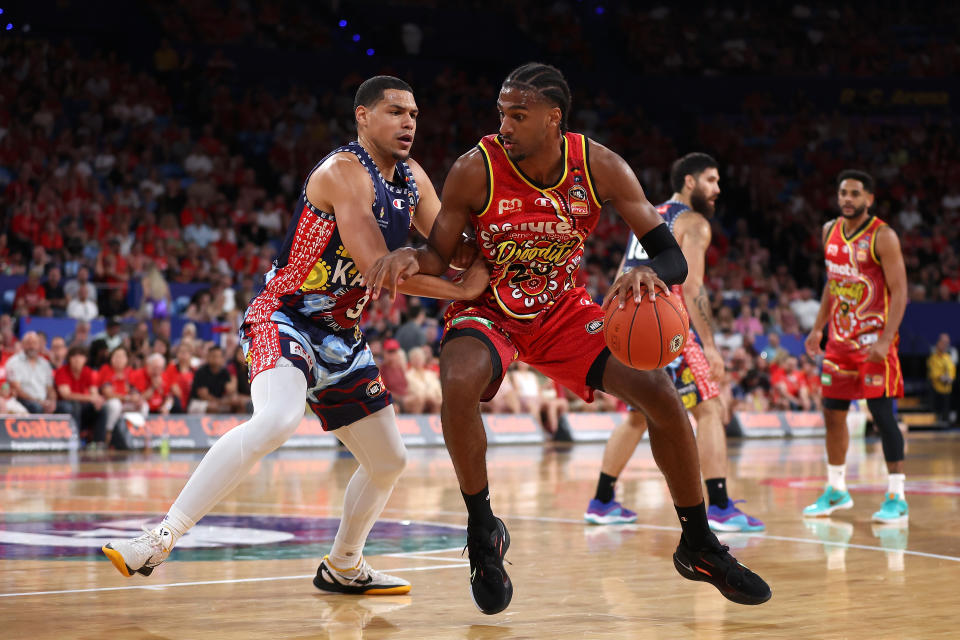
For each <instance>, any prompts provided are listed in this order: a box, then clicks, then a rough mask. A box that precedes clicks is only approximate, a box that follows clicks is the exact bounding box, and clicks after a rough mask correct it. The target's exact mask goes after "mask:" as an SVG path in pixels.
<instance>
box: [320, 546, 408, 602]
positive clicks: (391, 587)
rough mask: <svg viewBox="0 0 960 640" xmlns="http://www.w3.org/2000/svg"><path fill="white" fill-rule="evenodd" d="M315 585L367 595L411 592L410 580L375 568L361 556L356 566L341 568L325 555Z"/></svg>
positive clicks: (323, 588) (338, 591) (325, 588)
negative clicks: (331, 562)
mask: <svg viewBox="0 0 960 640" xmlns="http://www.w3.org/2000/svg"><path fill="white" fill-rule="evenodd" d="M313 585H314V586H315V587H316V588H317V589H321V590H323V591H333V592H336V593H350V594H354V595H366V596H393V595H397V596H399V595H403V594H405V593H409V592H410V583H409V582H407V581H406V580H404V579H403V578H397V577H394V576H391V575H389V574H386V573H381V572H380V571H376V570H374V568H373V567H371V566H370V565H369V564H368V563H367V560H366V558H361V559H360V563H359V564H358V565H357V566H355V567H351V568H350V569H339V568H337V567H335V566H333V565H332V564H330V557H329V556H323V561H322V562H321V563H320V566H319V567H318V568H317V576H316V577H315V578H314V579H313Z"/></svg>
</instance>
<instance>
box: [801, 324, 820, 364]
mask: <svg viewBox="0 0 960 640" xmlns="http://www.w3.org/2000/svg"><path fill="white" fill-rule="evenodd" d="M822 340H823V330H822V329H814V330H813V331H811V332H810V335H808V336H807V339H806V340H805V341H804V343H803V346H804V347H805V348H806V350H807V355H808V356H810V357H811V358H816V357H817V356H818V355H820V354H821V353H822V351H821V350H820V342H821V341H822Z"/></svg>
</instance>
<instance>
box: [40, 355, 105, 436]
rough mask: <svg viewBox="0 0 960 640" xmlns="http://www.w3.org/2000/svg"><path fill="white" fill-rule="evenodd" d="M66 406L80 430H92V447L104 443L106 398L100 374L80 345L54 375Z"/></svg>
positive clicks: (58, 390) (55, 382)
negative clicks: (101, 385)
mask: <svg viewBox="0 0 960 640" xmlns="http://www.w3.org/2000/svg"><path fill="white" fill-rule="evenodd" d="M53 383H54V385H55V386H56V389H57V394H58V395H59V396H60V399H61V400H62V401H63V406H64V409H65V410H66V411H67V413H69V414H70V415H72V416H73V419H74V421H75V422H76V423H77V428H78V429H80V430H81V431H84V430H87V429H91V428H92V429H93V435H92V437H91V438H90V440H89V445H88V446H89V447H90V448H100V447H102V446H104V441H105V438H106V431H107V411H106V409H105V407H104V403H105V402H106V400H105V399H104V397H103V396H101V395H100V392H99V390H98V389H97V374H96V373H94V371H93V369H91V368H90V367H88V366H87V350H86V348H84V347H81V346H79V345H74V346H72V347H70V349H69V350H68V351H67V362H66V363H65V364H64V365H63V366H61V367H60V368H59V369H57V370H56V372H55V373H54V374H53Z"/></svg>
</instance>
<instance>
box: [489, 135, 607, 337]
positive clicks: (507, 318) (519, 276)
mask: <svg viewBox="0 0 960 640" xmlns="http://www.w3.org/2000/svg"><path fill="white" fill-rule="evenodd" d="M561 144H562V146H563V158H564V165H563V166H564V168H563V174H562V175H561V176H560V179H559V180H557V182H556V183H555V184H553V185H539V184H537V183H535V182H534V181H533V180H532V179H530V178H529V177H527V176H525V175H524V174H523V171H521V170H520V168H519V167H518V166H517V165H516V164H515V163H514V162H513V161H512V160H511V159H510V158H509V157H508V156H507V152H506V150H505V149H504V148H503V145H502V144H501V141H500V136H498V135H489V136H486V137H484V138H483V139H482V140H480V143H479V144H478V147H479V148H480V151H481V152H482V153H483V157H484V161H485V162H486V165H487V183H488V196H487V202H486V206H485V207H484V208H483V210H482V211H480V212H478V213H475V214H474V215H473V223H474V227H475V228H476V232H477V241H478V245H479V246H480V251H482V252H483V255H484V257H485V258H486V259H487V262H488V263H489V264H490V269H491V273H490V286H489V288H488V289H487V291H486V292H485V293H484V294H483V295H482V296H481V297H480V298H478V299H477V300H474V301H472V302H471V303H470V304H471V305H477V304H484V305H488V306H489V307H491V308H493V309H496V310H498V311H499V312H500V313H501V314H502V315H503V318H504V328H505V329H507V330H508V331H517V332H529V331H533V330H535V329H536V327H537V326H539V323H538V322H532V321H533V320H535V319H536V318H537V317H538V315H539V314H540V313H541V312H542V311H543V310H545V309H547V308H549V307H551V306H552V305H553V304H554V303H555V302H556V301H557V299H558V298H559V297H560V295H561V294H563V292H564V291H567V290H568V289H571V288H573V287H574V286H575V283H576V280H577V270H578V269H579V268H580V262H581V260H582V258H583V242H584V240H585V239H586V237H587V236H588V235H590V232H591V231H593V229H594V227H596V225H597V221H598V220H599V216H600V209H601V207H602V205H601V203H600V201H599V199H598V198H597V194H596V189H595V188H594V185H593V182H592V180H591V178H590V169H589V166H588V164H589V163H588V160H589V153H588V147H587V139H586V137H584V136H583V135H581V134H579V133H565V134H564V136H563V139H562V141H561Z"/></svg>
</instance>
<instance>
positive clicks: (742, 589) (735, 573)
mask: <svg viewBox="0 0 960 640" xmlns="http://www.w3.org/2000/svg"><path fill="white" fill-rule="evenodd" d="M729 549H730V547H728V546H726V545H722V544H720V541H719V540H717V537H716V536H710V542H709V543H708V545H707V546H706V547H704V548H703V549H697V550H694V549H692V548H690V547H689V546H688V545H687V541H686V539H684V537H683V536H680V544H679V545H677V552H676V553H674V554H673V566H675V567H676V568H677V571H679V572H680V575H682V576H683V577H684V578H686V579H687V580H700V581H702V582H709V583H710V584H712V585H713V586H715V587H716V588H717V589H718V590H719V591H720V593H722V594H723V597H725V598H726V599H727V600H730V601H732V602H736V603H737V604H763V603H764V602H766V601H767V600H769V599H770V596H771V595H773V594H772V593H771V591H770V587H769V586H768V585H767V583H766V582H764V581H763V578H761V577H760V576H758V575H757V574H755V573H754V572H753V571H750V569H748V568H746V567H745V566H743V565H742V564H740V563H739V562H738V561H737V559H736V558H734V557H733V556H732V555H730V554H729V553H728V551H729Z"/></svg>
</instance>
